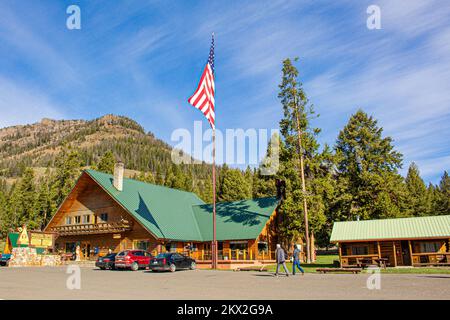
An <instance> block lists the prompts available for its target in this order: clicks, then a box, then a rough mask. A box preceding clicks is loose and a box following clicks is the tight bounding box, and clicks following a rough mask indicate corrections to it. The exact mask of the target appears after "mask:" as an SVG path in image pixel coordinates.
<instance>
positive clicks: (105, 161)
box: [95, 150, 116, 174]
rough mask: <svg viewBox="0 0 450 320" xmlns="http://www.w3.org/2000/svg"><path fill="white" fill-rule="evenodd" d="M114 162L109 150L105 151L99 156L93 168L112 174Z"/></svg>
mask: <svg viewBox="0 0 450 320" xmlns="http://www.w3.org/2000/svg"><path fill="white" fill-rule="evenodd" d="M115 164H116V159H115V158H114V154H113V153H112V151H111V150H108V151H106V152H105V153H104V154H103V156H102V157H101V158H100V161H99V162H98V164H97V166H96V168H95V169H97V170H98V171H101V172H105V173H109V174H112V173H113V172H114V165H115Z"/></svg>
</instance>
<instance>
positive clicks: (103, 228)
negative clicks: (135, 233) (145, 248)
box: [50, 221, 132, 236]
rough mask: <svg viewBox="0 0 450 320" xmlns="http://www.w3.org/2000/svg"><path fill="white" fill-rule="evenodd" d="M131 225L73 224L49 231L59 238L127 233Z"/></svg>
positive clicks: (117, 223) (115, 223)
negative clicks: (56, 234)
mask: <svg viewBox="0 0 450 320" xmlns="http://www.w3.org/2000/svg"><path fill="white" fill-rule="evenodd" d="M131 228H132V224H131V223H130V222H128V221H121V222H109V223H108V222H105V223H95V224H73V225H65V226H58V227H53V228H50V231H52V232H56V233H58V234H59V235H60V236H67V235H81V234H99V233H113V232H123V231H129V230H131Z"/></svg>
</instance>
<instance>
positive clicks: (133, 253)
mask: <svg viewBox="0 0 450 320" xmlns="http://www.w3.org/2000/svg"><path fill="white" fill-rule="evenodd" d="M151 259H152V255H151V254H150V253H149V252H147V251H144V250H124V251H120V252H119V253H118V254H117V255H116V261H115V267H116V269H131V270H133V271H137V270H139V269H142V268H144V269H145V268H146V267H148V265H149V263H150V260H151Z"/></svg>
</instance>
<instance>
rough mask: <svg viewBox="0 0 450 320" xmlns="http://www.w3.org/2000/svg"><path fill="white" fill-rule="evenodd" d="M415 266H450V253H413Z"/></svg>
mask: <svg viewBox="0 0 450 320" xmlns="http://www.w3.org/2000/svg"><path fill="white" fill-rule="evenodd" d="M411 256H412V259H413V261H412V264H413V265H414V266H424V265H436V266H438V265H450V252H423V253H412V254H411Z"/></svg>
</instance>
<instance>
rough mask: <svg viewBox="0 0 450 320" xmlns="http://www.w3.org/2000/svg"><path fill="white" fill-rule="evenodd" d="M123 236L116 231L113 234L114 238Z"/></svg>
mask: <svg viewBox="0 0 450 320" xmlns="http://www.w3.org/2000/svg"><path fill="white" fill-rule="evenodd" d="M121 237H122V236H121V235H120V233H114V234H113V239H120V238H121Z"/></svg>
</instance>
